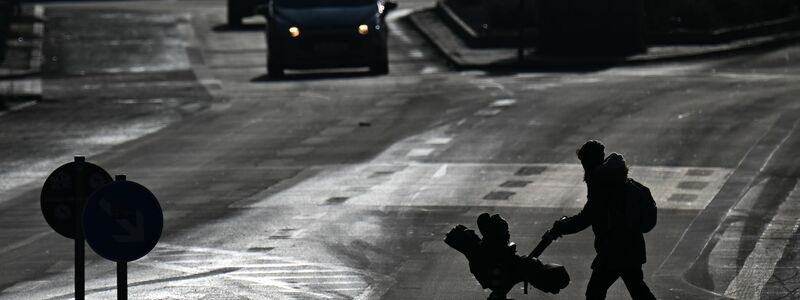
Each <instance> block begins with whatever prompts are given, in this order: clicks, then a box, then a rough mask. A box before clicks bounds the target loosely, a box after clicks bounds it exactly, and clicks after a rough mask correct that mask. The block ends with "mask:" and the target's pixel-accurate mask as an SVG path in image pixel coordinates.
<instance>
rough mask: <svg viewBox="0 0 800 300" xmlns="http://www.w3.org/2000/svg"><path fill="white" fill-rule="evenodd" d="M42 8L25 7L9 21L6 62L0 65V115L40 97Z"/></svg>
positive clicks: (42, 34) (24, 105) (33, 101)
mask: <svg viewBox="0 0 800 300" xmlns="http://www.w3.org/2000/svg"><path fill="white" fill-rule="evenodd" d="M43 39H44V7H43V6H41V5H35V6H25V7H23V10H22V16H21V17H19V18H16V19H15V20H12V22H11V27H10V29H9V33H8V40H6V41H5V42H6V47H7V48H6V59H5V61H4V62H3V63H2V64H0V114H2V113H3V112H4V111H7V110H17V109H21V108H23V107H27V106H29V105H31V104H32V103H35V101H38V100H40V99H41V98H42V81H41V64H42V42H43Z"/></svg>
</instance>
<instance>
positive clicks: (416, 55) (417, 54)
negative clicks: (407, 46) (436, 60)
mask: <svg viewBox="0 0 800 300" xmlns="http://www.w3.org/2000/svg"><path fill="white" fill-rule="evenodd" d="M408 56H409V57H411V58H423V57H425V54H424V53H422V50H419V49H412V50H409V51H408Z"/></svg>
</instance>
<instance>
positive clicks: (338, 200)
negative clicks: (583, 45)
mask: <svg viewBox="0 0 800 300" xmlns="http://www.w3.org/2000/svg"><path fill="white" fill-rule="evenodd" d="M400 5H401V6H400V7H401V10H398V11H396V12H394V13H393V14H392V15H390V16H389V22H390V24H389V25H390V26H391V31H390V42H389V44H390V56H389V57H390V62H391V72H390V74H389V75H386V76H370V75H368V74H366V73H363V72H362V70H335V71H333V72H331V71H325V72H290V73H289V75H288V76H287V78H286V79H284V80H272V79H270V78H268V77H267V76H266V68H265V61H266V59H265V50H266V49H265V44H264V37H263V32H262V31H260V28H261V25H258V24H259V22H261V20H258V19H257V18H254V19H249V20H247V21H246V23H250V25H246V26H245V28H243V29H240V30H234V29H231V28H228V27H227V26H224V14H225V9H224V3H223V2H221V1H179V2H174V1H166V2H119V3H115V2H102V3H98V2H86V3H80V2H76V3H53V4H48V5H46V7H47V10H46V11H47V16H48V19H49V20H50V22H49V23H48V26H47V43H46V45H45V55H46V58H47V61H46V64H45V81H44V90H45V95H44V98H45V99H44V100H43V101H42V102H40V103H38V104H37V105H34V106H32V107H30V108H26V109H24V110H20V111H18V112H14V113H10V114H6V115H4V116H2V117H0V126H3V128H4V130H3V132H2V134H0V143H2V144H3V145H5V146H4V147H2V148H0V149H1V150H0V151H3V154H4V155H2V156H0V157H1V158H0V166H3V168H2V171H1V172H0V178H1V180H0V182H2V186H0V224H2V225H3V226H0V239H1V240H2V241H3V245H2V246H0V265H2V266H3V268H4V269H9V270H16V271H15V272H3V275H0V298H3V299H6V298H8V299H19V298H30V299H66V298H70V297H71V293H72V269H71V262H72V257H71V255H72V246H71V242H70V241H69V240H67V239H65V238H63V237H61V236H58V235H57V234H56V233H54V232H52V231H51V230H50V229H49V227H48V226H47V224H46V223H45V222H44V219H43V218H42V217H41V213H40V212H39V201H38V199H39V198H38V196H39V191H40V187H41V184H42V182H43V178H44V176H46V175H47V174H48V172H49V171H51V170H52V169H54V168H55V167H56V166H58V165H60V164H61V163H64V162H67V161H70V160H71V159H72V156H73V155H77V154H83V155H87V156H88V159H89V161H92V162H95V163H98V164H100V165H102V166H104V167H105V168H106V169H107V170H109V171H110V172H111V173H112V174H120V173H124V174H126V175H128V178H129V179H130V180H135V181H137V182H140V183H142V184H144V185H146V186H147V187H148V188H150V189H151V190H152V191H153V192H154V193H155V194H156V195H157V196H158V198H159V199H160V201H161V205H162V207H163V208H164V210H165V227H164V235H163V236H162V240H161V242H160V243H159V245H158V246H156V248H155V249H154V250H153V252H151V253H150V254H149V255H148V256H146V257H145V258H143V259H141V260H139V261H136V262H133V263H131V264H130V266H129V282H130V292H129V293H130V295H131V298H132V299H187V298H188V299H222V298H224V299H265V298H267V299H285V298H297V299H317V298H323V299H329V298H334V299H335V298H358V299H374V298H386V299H409V298H411V299H456V298H467V299H480V298H482V297H485V296H486V292H484V291H482V290H481V289H480V287H479V286H478V284H477V282H476V281H475V280H474V279H473V278H472V275H471V274H469V272H468V267H467V264H466V260H465V259H464V258H463V256H461V254H459V253H457V252H455V251H454V250H452V249H449V248H448V247H447V246H446V245H445V244H444V243H443V242H442V238H443V236H444V234H445V233H446V232H447V230H449V228H450V227H452V226H454V225H455V224H458V223H461V224H466V225H468V226H472V227H475V225H474V219H475V217H476V216H477V215H478V214H480V213H481V212H491V213H500V214H502V215H503V216H504V217H505V218H506V219H507V220H509V222H510V223H511V234H512V240H513V241H515V242H516V243H517V244H518V245H519V247H520V249H521V251H522V252H527V251H529V249H531V248H532V247H533V246H534V245H535V244H536V243H537V242H538V240H539V237H540V235H541V234H542V233H543V232H544V231H545V230H546V229H548V228H549V226H550V225H551V224H552V222H553V221H554V220H556V219H557V218H559V217H560V216H562V215H570V214H574V213H576V212H577V211H578V210H579V209H580V207H581V206H582V203H583V201H584V199H585V188H584V187H583V184H582V182H581V172H580V165H579V164H578V161H577V159H576V158H575V157H574V150H575V149H576V148H577V147H578V146H579V145H580V144H582V143H583V142H584V141H585V140H587V139H590V138H592V139H599V140H602V141H603V142H604V143H605V144H606V146H607V147H608V150H609V151H616V152H620V153H623V154H624V155H625V157H626V160H627V161H628V163H629V164H630V165H632V166H633V167H632V173H631V174H632V176H633V177H634V178H636V179H637V180H639V181H641V182H643V183H645V184H646V185H648V186H649V187H650V188H651V190H652V191H653V194H654V196H655V198H656V201H657V202H658V206H659V208H660V210H659V213H660V216H659V224H658V226H657V227H656V229H654V231H653V232H651V233H648V234H647V235H646V241H647V249H648V263H647V264H646V265H645V266H644V270H645V274H646V278H647V281H648V283H650V285H651V287H652V288H653V290H654V291H655V293H656V295H657V296H659V297H660V298H685V299H704V298H708V297H709V295H711V296H713V295H718V296H722V295H725V296H729V297H740V298H752V297H750V296H755V297H761V298H763V299H777V298H780V297H784V298H792V297H797V296H798V294H796V292H795V289H797V287H800V279H798V278H797V276H796V270H797V269H796V267H794V266H795V265H796V263H795V262H796V260H797V258H796V257H797V249H798V248H797V247H796V244H797V233H796V230H797V226H796V224H795V223H793V221H794V220H795V219H796V217H794V216H796V215H797V214H795V213H794V212H796V211H795V210H792V209H794V207H795V206H793V205H795V204H794V203H795V201H796V198H797V197H796V195H797V192H796V189H797V188H796V187H797V184H798V181H797V178H798V175H800V174H798V171H799V169H798V166H800V161H798V160H797V159H796V157H794V153H797V149H800V145H798V142H800V141H798V137H800V135H798V134H797V131H796V127H797V120H798V116H800V114H798V109H799V108H800V103H798V102H797V101H796V95H797V94H798V86H799V85H797V84H796V83H797V81H798V79H800V78H798V76H797V75H796V74H797V71H798V68H799V67H800V66H798V65H797V63H795V62H794V59H795V58H798V57H800V48H797V47H795V46H789V47H786V48H782V49H771V50H767V51H762V52H750V53H743V54H740V55H737V56H730V57H721V58H716V59H705V60H694V61H689V62H683V63H670V64H659V65H647V66H636V67H616V68H609V69H601V70H591V71H583V72H575V71H572V72H529V73H487V72H482V71H457V70H452V69H450V68H449V67H448V66H447V65H446V64H445V63H444V60H443V59H441V58H440V57H439V56H438V55H437V54H436V53H435V52H434V51H433V50H432V49H431V48H430V47H429V46H428V45H427V44H426V42H425V40H424V39H423V38H422V37H421V36H419V34H418V33H416V31H414V30H413V28H412V27H411V26H410V25H409V24H408V23H407V22H406V21H405V20H404V19H403V15H404V14H407V13H408V12H410V9H416V8H421V7H425V6H429V5H432V3H430V2H427V1H418V2H412V1H408V2H401V3H400ZM98 28H103V29H105V30H98ZM751 187H752V188H751ZM740 199H745V200H743V201H739V200H740ZM726 205H727V206H726ZM729 208H733V209H732V210H731V211H730V212H728V209H729ZM782 211H783V212H787V213H781V212H782ZM727 216H730V217H727ZM722 217H725V218H724V220H721V219H720V218H722ZM719 224H722V225H719ZM718 225H719V228H720V231H718V232H719V234H718V235H715V238H714V239H713V240H712V243H711V244H709V246H708V247H706V248H703V247H700V248H699V249H698V251H697V252H700V250H703V251H702V254H701V255H699V256H693V254H695V253H694V252H692V249H694V248H692V245H691V242H690V240H689V239H687V237H693V236H695V235H693V234H697V235H696V236H701V237H702V236H703V235H702V233H704V232H707V233H708V234H710V233H711V232H712V231H714V230H715V229H716V228H717V227H718ZM705 227H710V229H703V228H705ZM701 229H702V230H701ZM687 230H688V231H687ZM776 238H778V239H780V240H782V241H785V243H777V244H769V243H766V242H765V241H768V240H774V239H776ZM701 246H702V245H701ZM764 249H771V250H769V251H767V250H764ZM775 249H778V250H775ZM87 253H89V254H88V255H89V256H88V261H87V268H86V270H87V294H88V296H87V298H91V299H106V298H110V297H113V296H114V293H115V290H114V288H115V281H114V274H115V273H114V272H115V271H114V265H113V264H112V263H110V262H108V261H105V260H102V259H100V258H99V257H96V256H94V254H91V251H87ZM684 255H685V256H684ZM593 256H594V253H593V250H592V235H591V233H590V232H589V231H588V230H587V231H585V232H582V233H579V234H577V235H574V236H568V237H566V238H564V239H561V240H559V241H557V242H556V243H554V244H553V245H552V246H551V247H550V248H549V249H547V251H546V252H545V254H544V255H543V256H542V259H543V260H545V261H548V262H556V263H561V264H564V265H565V266H566V267H567V269H568V270H569V272H570V275H571V277H572V279H573V283H572V284H571V285H570V287H568V288H567V289H566V290H564V291H562V293H561V294H559V295H558V296H551V295H544V294H542V293H540V292H538V291H534V292H533V293H534V294H535V295H534V296H535V297H538V298H545V299H556V298H562V299H576V298H581V297H582V295H583V291H584V290H585V287H586V282H587V281H588V277H589V274H590V271H589V264H590V263H591V260H592V258H593ZM695 260H696V262H695ZM673 261H679V262H683V263H686V264H688V265H687V266H686V267H687V268H690V271H689V272H687V273H686V274H687V276H686V278H688V279H689V280H690V281H691V283H692V284H694V285H698V286H700V288H702V289H704V290H705V292H704V293H707V294H702V293H701V294H697V293H694V292H692V291H687V290H684V289H683V287H682V286H679V285H671V284H670V281H669V280H670V278H672V277H668V276H667V275H669V274H671V273H670V272H678V271H679V272H682V271H683V270H681V269H678V270H677V271H675V267H674V266H676V265H679V264H668V265H665V264H666V263H665V262H673ZM765 261H766V262H765ZM742 270H746V272H745V271H742ZM665 274H666V275H665ZM752 274H757V275H758V276H756V275H752ZM763 274H767V275H766V276H767V278H769V279H768V280H763V279H759V278H763V277H764V276H761V275H763ZM793 274H794V275H793ZM665 276H666V277H665ZM664 278H666V279H664ZM747 286H753V287H755V288H751V289H743V288H742V287H747ZM510 297H513V298H517V299H521V298H523V297H531V296H524V295H522V293H521V291H520V290H515V291H513V292H512V294H511V295H510ZM627 297H628V295H627V292H626V290H625V288H624V286H623V285H622V283H621V282H618V283H616V284H615V285H614V286H613V287H612V289H611V290H610V291H609V297H608V298H609V299H626V298H627Z"/></svg>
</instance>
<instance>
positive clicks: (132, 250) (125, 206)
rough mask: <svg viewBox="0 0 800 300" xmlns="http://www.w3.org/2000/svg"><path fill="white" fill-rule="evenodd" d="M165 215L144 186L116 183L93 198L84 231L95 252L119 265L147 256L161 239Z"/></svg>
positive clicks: (87, 207) (84, 213)
mask: <svg viewBox="0 0 800 300" xmlns="http://www.w3.org/2000/svg"><path fill="white" fill-rule="evenodd" d="M163 226H164V215H163V213H162V211H161V206H160V205H159V204H158V199H156V197H155V196H154V195H153V193H151V192H150V191H149V190H148V189H147V188H145V187H144V186H142V185H141V184H138V183H135V182H132V181H125V180H117V181H114V182H113V183H111V184H109V185H106V186H105V187H103V188H102V189H100V190H99V191H97V192H95V193H94V194H92V196H91V197H90V198H89V201H87V202H86V206H85V208H84V211H83V231H84V234H85V236H86V242H87V243H89V246H90V247H92V250H94V252H96V253H97V254H98V255H100V256H102V257H103V258H105V259H108V260H112V261H116V262H129V261H134V260H137V259H139V258H141V257H142V256H145V255H146V254H147V253H148V252H150V250H153V247H155V246H156V243H158V239H159V238H161V229H162V228H163Z"/></svg>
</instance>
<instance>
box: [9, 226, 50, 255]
mask: <svg viewBox="0 0 800 300" xmlns="http://www.w3.org/2000/svg"><path fill="white" fill-rule="evenodd" d="M49 233H50V231H44V232H40V233H37V234H34V235H32V236H29V237H28V238H26V239H24V240H21V241H19V242H16V243H13V244H11V245H8V246H5V247H3V248H0V254H4V253H6V252H9V251H12V250H16V249H17V248H21V247H24V246H27V245H28V244H30V243H33V242H35V241H38V240H39V239H41V238H43V237H45V236H46V235H48V234H49Z"/></svg>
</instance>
